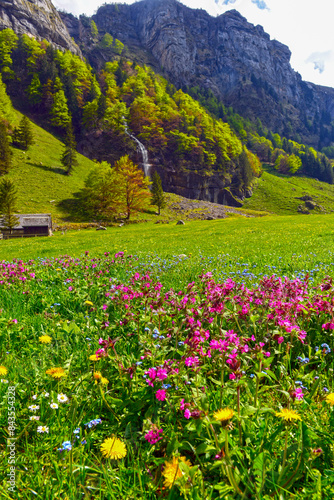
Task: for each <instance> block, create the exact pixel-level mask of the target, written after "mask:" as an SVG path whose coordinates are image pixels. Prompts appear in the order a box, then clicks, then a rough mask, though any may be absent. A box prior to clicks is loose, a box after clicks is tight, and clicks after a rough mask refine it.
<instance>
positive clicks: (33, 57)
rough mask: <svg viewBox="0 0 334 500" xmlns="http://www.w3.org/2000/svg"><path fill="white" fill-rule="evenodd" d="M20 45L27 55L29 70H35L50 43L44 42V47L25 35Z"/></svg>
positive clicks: (22, 36)
mask: <svg viewBox="0 0 334 500" xmlns="http://www.w3.org/2000/svg"><path fill="white" fill-rule="evenodd" d="M19 45H20V47H21V48H22V50H23V52H25V54H26V62H27V65H28V68H30V69H35V67H36V64H37V61H38V59H39V58H40V57H41V56H42V55H44V54H45V50H46V46H47V45H48V43H47V42H45V41H44V42H43V45H44V46H43V45H42V44H41V42H39V41H38V40H36V39H35V38H32V37H30V36H28V35H26V34H23V35H21V37H20V39H19Z"/></svg>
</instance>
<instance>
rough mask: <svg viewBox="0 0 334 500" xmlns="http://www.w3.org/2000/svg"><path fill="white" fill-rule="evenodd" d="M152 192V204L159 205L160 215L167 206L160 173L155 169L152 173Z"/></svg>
mask: <svg viewBox="0 0 334 500" xmlns="http://www.w3.org/2000/svg"><path fill="white" fill-rule="evenodd" d="M151 193H152V199H151V205H156V206H157V207H158V215H160V210H161V209H162V208H164V207H165V206H166V199H165V194H164V192H163V189H162V185H161V178H160V175H159V174H158V172H156V171H154V172H153V175H152V188H151Z"/></svg>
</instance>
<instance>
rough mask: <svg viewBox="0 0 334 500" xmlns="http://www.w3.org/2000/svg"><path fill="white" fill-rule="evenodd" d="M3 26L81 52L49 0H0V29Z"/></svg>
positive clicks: (59, 46) (55, 45)
mask: <svg viewBox="0 0 334 500" xmlns="http://www.w3.org/2000/svg"><path fill="white" fill-rule="evenodd" d="M4 28H11V29H12V30H13V31H15V33H16V34H18V35H21V34H23V33H26V34H27V35H29V36H33V37H35V38H37V39H39V40H43V39H46V40H47V41H49V42H51V43H52V45H53V46H54V47H55V48H57V49H63V50H64V49H69V50H71V51H72V52H74V53H75V54H81V52H80V49H79V47H78V46H77V45H76V43H75V42H74V41H73V40H72V39H71V37H70V35H69V32H68V30H67V28H66V26H65V25H64V23H63V22H62V20H61V18H60V15H59V14H58V12H57V10H56V8H55V7H54V6H53V4H52V2H51V1H50V0H0V30H2V29H4Z"/></svg>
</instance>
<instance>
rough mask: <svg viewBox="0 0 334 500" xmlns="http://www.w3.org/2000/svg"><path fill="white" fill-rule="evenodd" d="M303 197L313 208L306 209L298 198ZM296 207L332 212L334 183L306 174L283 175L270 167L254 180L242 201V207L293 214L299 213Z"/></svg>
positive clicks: (311, 211) (333, 206)
mask: <svg viewBox="0 0 334 500" xmlns="http://www.w3.org/2000/svg"><path fill="white" fill-rule="evenodd" d="M306 196H307V197H309V198H311V199H312V200H311V202H312V201H313V203H315V205H316V206H315V207H314V208H313V209H312V208H311V209H310V208H309V209H308V208H307V207H306V205H305V201H304V200H301V199H299V198H302V197H306ZM311 204H312V203H311ZM299 206H301V207H302V209H303V210H309V212H310V213H330V212H333V210H334V186H333V185H331V184H327V183H326V182H321V181H318V180H317V179H312V178H309V177H301V176H286V175H282V174H278V173H277V172H276V171H274V170H273V169H272V170H267V171H264V172H263V174H262V175H261V177H260V178H259V179H256V180H255V183H254V190H253V195H252V197H251V198H248V199H246V200H245V203H244V206H243V208H245V209H250V210H264V211H267V212H271V213H274V214H277V215H292V214H297V213H299V211H298V207H299Z"/></svg>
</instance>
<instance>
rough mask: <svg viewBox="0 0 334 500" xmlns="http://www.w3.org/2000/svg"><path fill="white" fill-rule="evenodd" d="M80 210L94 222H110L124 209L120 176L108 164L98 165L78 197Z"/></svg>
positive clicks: (91, 172) (88, 177) (89, 175)
mask: <svg viewBox="0 0 334 500" xmlns="http://www.w3.org/2000/svg"><path fill="white" fill-rule="evenodd" d="M77 199H78V203H79V210H80V212H81V214H82V215H83V216H84V217H88V218H89V219H92V220H100V221H104V220H110V219H111V218H112V217H113V216H115V215H116V214H117V213H118V212H119V211H120V210H121V207H122V204H121V189H120V185H119V176H118V172H117V170H116V169H115V168H111V167H110V165H109V164H108V163H107V162H102V163H97V164H96V166H95V167H94V168H93V169H92V170H91V171H90V173H89V174H88V176H87V178H86V180H85V186H84V188H83V189H81V190H80V192H79V194H78V195H77Z"/></svg>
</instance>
